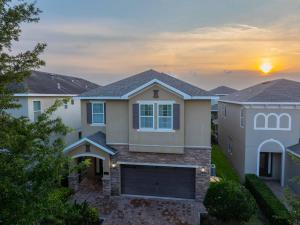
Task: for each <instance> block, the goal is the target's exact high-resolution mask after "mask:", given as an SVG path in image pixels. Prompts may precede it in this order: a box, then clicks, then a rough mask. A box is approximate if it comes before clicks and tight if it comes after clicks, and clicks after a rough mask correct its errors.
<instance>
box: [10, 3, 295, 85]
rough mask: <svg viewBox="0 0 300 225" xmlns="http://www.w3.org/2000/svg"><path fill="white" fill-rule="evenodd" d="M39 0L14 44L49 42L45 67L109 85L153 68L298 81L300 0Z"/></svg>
mask: <svg viewBox="0 0 300 225" xmlns="http://www.w3.org/2000/svg"><path fill="white" fill-rule="evenodd" d="M36 2H37V6H38V7H39V8H40V9H41V10H42V11H43V12H42V14H41V15H40V21H39V23H37V24H29V25H28V24H24V25H23V26H22V30H23V32H22V36H21V39H20V42H18V43H16V44H15V49H17V50H19V51H24V50H27V49H32V48H33V46H34V45H35V44H36V43H37V42H45V43H47V48H46V50H45V53H43V55H42V58H43V59H44V60H45V61H46V66H45V67H43V68H41V69H40V70H42V71H47V72H52V73H59V74H65V75H74V76H77V77H81V78H85V79H88V80H90V81H92V82H95V83H98V84H102V85H105V84H108V83H111V82H114V81H117V80H119V79H122V78H125V77H127V76H130V75H134V74H136V73H139V72H142V71H145V70H148V69H155V70H158V71H160V72H165V73H168V74H170V75H173V76H175V77H177V78H179V79H183V80H185V81H188V82H190V83H192V84H195V85H197V86H199V87H201V88H204V89H207V90H208V89H211V88H214V87H216V86H219V85H228V86H230V87H234V88H238V89H242V88H246V87H248V86H250V85H253V84H256V83H260V82H263V81H265V80H270V79H278V78H287V79H293V80H298V81H300V0H251V1H249V0H222V1H221V0H184V1H182V0H151V1H149V0H86V1H83V0H37V1H36ZM263 63H268V64H270V65H271V66H272V70H271V72H270V73H268V74H263V73H262V72H261V71H260V70H259V68H260V65H261V64H263Z"/></svg>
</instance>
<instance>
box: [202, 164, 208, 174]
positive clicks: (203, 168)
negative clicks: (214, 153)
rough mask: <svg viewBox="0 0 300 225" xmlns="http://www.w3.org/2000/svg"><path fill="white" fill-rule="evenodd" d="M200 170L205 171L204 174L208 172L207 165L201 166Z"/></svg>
mask: <svg viewBox="0 0 300 225" xmlns="http://www.w3.org/2000/svg"><path fill="white" fill-rule="evenodd" d="M200 172H201V173H203V174H204V173H206V172H207V169H206V167H205V166H201V167H200Z"/></svg>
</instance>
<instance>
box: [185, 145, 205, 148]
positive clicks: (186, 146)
mask: <svg viewBox="0 0 300 225" xmlns="http://www.w3.org/2000/svg"><path fill="white" fill-rule="evenodd" d="M183 147H184V148H206V149H211V146H205V145H202V146H201V145H200V146H197V145H185V146H183Z"/></svg>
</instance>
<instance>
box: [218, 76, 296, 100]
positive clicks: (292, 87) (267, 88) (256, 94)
mask: <svg viewBox="0 0 300 225" xmlns="http://www.w3.org/2000/svg"><path fill="white" fill-rule="evenodd" d="M221 101H224V102H232V103H269V102H271V103H300V82H297V81H293V80H287V79H277V80H271V81H266V82H263V83H260V84H257V85H254V86H252V87H249V88H246V89H243V90H240V91H237V92H235V93H232V94H230V95H227V96H224V97H222V98H221Z"/></svg>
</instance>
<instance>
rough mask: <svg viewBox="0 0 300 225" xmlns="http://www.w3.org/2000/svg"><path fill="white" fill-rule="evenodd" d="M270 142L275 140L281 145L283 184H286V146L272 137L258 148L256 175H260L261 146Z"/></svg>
mask: <svg viewBox="0 0 300 225" xmlns="http://www.w3.org/2000/svg"><path fill="white" fill-rule="evenodd" d="M269 142H275V143H276V144H278V145H279V146H280V147H281V154H282V155H281V182H280V183H281V186H284V176H285V147H284V145H283V144H282V143H281V142H280V141H278V140H275V139H273V138H270V139H268V140H265V141H263V142H262V143H261V144H260V145H259V146H258V148H257V159H256V175H257V176H259V165H260V153H261V148H262V147H263V146H264V145H265V144H266V143H269ZM275 153H277V152H275Z"/></svg>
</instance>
